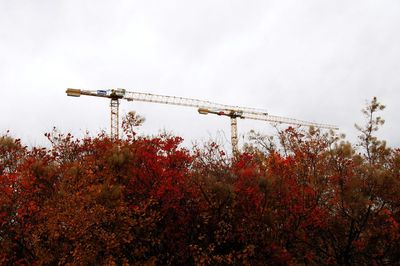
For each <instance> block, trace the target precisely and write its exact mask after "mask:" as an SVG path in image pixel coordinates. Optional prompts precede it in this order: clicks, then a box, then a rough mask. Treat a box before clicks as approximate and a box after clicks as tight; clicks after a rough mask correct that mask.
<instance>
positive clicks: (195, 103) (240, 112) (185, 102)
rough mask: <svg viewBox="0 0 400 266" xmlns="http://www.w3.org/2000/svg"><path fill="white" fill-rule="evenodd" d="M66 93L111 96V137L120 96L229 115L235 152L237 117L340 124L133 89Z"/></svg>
mask: <svg viewBox="0 0 400 266" xmlns="http://www.w3.org/2000/svg"><path fill="white" fill-rule="evenodd" d="M66 93H67V95H68V96H73V97H79V96H81V95H87V96H95V97H103V98H109V99H110V109H111V138H118V137H119V101H120V100H121V99H124V100H127V101H141V102H151V103H161V104H170V105H180V106H186V107H195V108H197V109H198V112H199V113H200V114H205V115H206V114H216V115H219V116H228V117H229V118H230V120H231V143H232V150H233V153H236V152H237V151H238V137H237V118H241V119H253V120H261V121H267V122H273V123H283V124H288V125H298V126H314V127H317V128H326V129H338V127H336V126H334V125H328V124H320V123H314V122H308V121H304V120H298V119H293V118H288V117H282V116H274V115H270V114H268V112H267V111H265V110H262V109H256V108H248V107H239V106H232V105H225V104H218V103H213V102H209V101H203V100H197V99H190V98H183V97H175V96H166V95H157V94H151V93H141V92H132V91H127V90H125V89H111V90H81V89H71V88H69V89H67V91H66Z"/></svg>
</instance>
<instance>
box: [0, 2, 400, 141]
mask: <svg viewBox="0 0 400 266" xmlns="http://www.w3.org/2000/svg"><path fill="white" fill-rule="evenodd" d="M399 59H400V1H398V0H393V1H388V0H376V1H368V0H352V1H349V0H336V1H331V0H326V1H324V0H305V1H298V0H293V1H286V0H285V1H284V0H277V1H267V0H260V1H256V0H242V1H238V0H230V1H228V0H226V1H218V0H202V1H190V0H180V1H177V0H176V1H169V0H163V1H162V0H159V1H155V0H146V1H128V0H123V1H100V0H96V1H94V0H93V1H92V0H91V1H83V0H79V1H77V0H65V1H63V0H59V1H54V0H48V1H44V0H37V1H32V0H25V1H24V0H13V1H11V0H0V92H1V99H2V104H1V105H0V114H1V115H0V133H3V132H5V131H6V130H7V129H9V130H11V132H12V135H14V136H16V137H21V138H23V140H25V142H27V143H26V144H29V145H35V144H43V143H46V140H45V138H44V136H43V133H45V132H49V131H50V130H51V128H52V127H53V126H56V127H58V128H59V129H61V130H62V131H64V132H67V131H68V132H72V133H73V134H75V135H77V136H82V135H83V134H84V131H85V130H89V131H90V132H91V133H93V134H96V133H97V132H99V130H101V129H105V130H107V131H109V107H108V106H109V102H108V100H106V99H100V98H94V97H81V98H72V97H67V96H66V94H65V89H66V88H68V87H72V88H87V89H93V90H97V89H104V88H126V89H128V90H132V91H139V92H150V93H157V94H166V95H174V96H183V97H189V98H198V99H203V100H210V101H214V102H217V103H224V104H230V105H239V106H247V107H256V108H263V109H266V110H268V112H269V113H270V114H273V115H281V116H287V117H292V118H298V119H303V120H309V121H314V122H321V123H330V124H336V125H338V126H339V127H340V131H341V132H343V133H345V134H346V135H347V136H348V138H349V139H350V140H354V139H355V135H356V131H355V129H354V126H353V125H354V123H355V122H362V121H363V120H362V115H361V112H360V109H361V108H362V107H363V106H364V104H365V101H366V100H367V99H371V98H372V97H373V96H377V97H378V99H379V100H380V101H381V102H382V103H384V104H386V105H387V108H386V110H385V111H384V112H383V113H382V115H383V116H384V118H385V119H386V124H385V126H384V127H383V128H382V131H381V137H382V138H384V139H386V140H387V141H388V143H389V144H390V145H392V146H397V147H398V146H400V140H399V137H398V136H399V131H400V128H399V125H398V122H399V121H400V107H399V104H398V102H399V100H400V60H399ZM130 110H136V111H137V112H139V113H140V114H141V115H143V116H145V117H146V123H145V125H144V126H143V128H142V130H141V133H145V134H156V133H157V132H158V131H159V130H160V129H164V128H165V129H166V130H167V131H172V132H173V133H175V134H178V135H181V136H183V137H184V138H185V139H186V140H187V141H188V142H190V141H192V140H207V139H208V138H209V137H210V136H211V137H216V136H219V135H220V132H221V131H223V132H225V134H226V136H227V137H228V138H229V135H230V127H229V119H228V118H224V117H217V116H212V115H208V116H201V115H198V114H197V111H196V110H195V109H192V108H184V107H174V106H165V105H157V104H149V103H135V102H134V103H128V102H123V103H122V104H121V111H122V112H123V113H126V112H128V111H130ZM252 128H254V129H256V130H259V131H262V132H271V127H270V126H268V125H267V124H265V123H263V122H260V121H251V120H250V121H246V120H243V121H239V133H240V134H241V135H243V134H245V133H246V132H248V131H249V130H250V129H252Z"/></svg>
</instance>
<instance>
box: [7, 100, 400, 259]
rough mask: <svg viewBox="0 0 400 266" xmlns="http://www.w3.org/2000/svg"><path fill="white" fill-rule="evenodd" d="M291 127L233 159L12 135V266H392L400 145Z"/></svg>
mask: <svg viewBox="0 0 400 266" xmlns="http://www.w3.org/2000/svg"><path fill="white" fill-rule="evenodd" d="M383 109H384V106H383V105H381V104H380V103H379V102H378V101H377V99H376V98H374V99H372V101H371V102H369V103H368V104H367V106H366V107H365V108H364V109H363V114H364V115H365V117H366V124H365V125H364V126H359V125H357V126H356V128H357V129H358V130H359V132H360V138H359V143H356V144H351V143H349V142H348V141H346V140H345V139H344V138H343V137H342V136H339V135H337V134H335V133H334V132H328V133H323V132H321V131H319V130H318V129H314V128H310V129H309V130H308V131H304V130H300V129H295V128H291V127H289V128H287V129H285V130H280V131H279V132H278V134H277V136H275V138H273V137H271V136H263V135H261V134H253V135H252V138H251V140H250V141H249V143H248V144H247V145H246V147H245V148H244V149H243V151H241V152H240V153H238V154H235V156H234V157H230V156H228V155H226V154H225V152H224V151H223V149H221V148H220V147H219V146H218V145H217V144H215V143H213V142H210V143H207V144H205V145H204V147H202V148H199V147H195V148H193V149H187V148H184V147H182V146H181V142H182V139H181V138H180V137H176V136H169V135H163V134H161V135H159V136H155V137H146V136H145V137H144V136H138V135H136V134H135V130H136V127H137V126H139V125H140V124H141V123H142V122H143V118H141V117H138V116H136V115H135V114H134V113H130V114H129V115H128V116H127V118H126V119H125V121H124V123H123V125H124V129H125V138H123V139H121V140H111V139H109V138H108V137H107V136H106V135H105V134H100V135H98V136H96V137H84V138H75V137H73V136H71V135H70V134H61V133H58V132H57V131H54V132H52V133H49V134H46V136H47V138H48V139H49V141H50V142H51V147H50V148H42V147H32V148H28V147H26V146H23V144H22V142H21V140H19V139H14V138H12V137H10V136H8V135H7V134H5V135H3V136H1V137H0V264H1V265H32V264H33V265H67V264H68V265H75V264H77V265H270V264H271V265H367V264H368V265H371V264H372V265H382V264H395V263H398V261H399V259H400V244H399V243H400V241H399V237H400V228H399V222H400V149H399V148H389V147H387V146H386V143H385V142H384V141H382V140H379V139H378V138H377V137H376V136H375V132H376V131H377V130H378V128H379V126H381V125H382V124H383V122H384V120H383V119H382V118H380V117H379V116H377V113H378V112H379V111H380V110H383Z"/></svg>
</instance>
